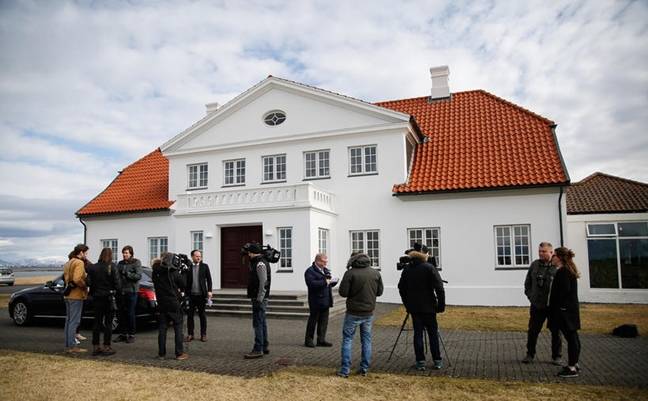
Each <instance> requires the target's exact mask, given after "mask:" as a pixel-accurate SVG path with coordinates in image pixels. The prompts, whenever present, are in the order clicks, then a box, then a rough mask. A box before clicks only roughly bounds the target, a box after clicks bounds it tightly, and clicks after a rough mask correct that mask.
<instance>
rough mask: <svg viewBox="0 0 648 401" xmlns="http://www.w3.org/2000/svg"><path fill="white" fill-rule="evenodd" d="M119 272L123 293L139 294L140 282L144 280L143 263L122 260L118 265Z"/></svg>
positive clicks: (135, 260) (137, 260)
mask: <svg viewBox="0 0 648 401" xmlns="http://www.w3.org/2000/svg"><path fill="white" fill-rule="evenodd" d="M117 270H118V271H119V275H120V277H119V281H120V284H121V292H123V293H132V292H137V291H138V290H139V281H140V280H141V279H142V263H141V262H140V261H139V259H135V258H130V259H128V261H126V260H120V261H119V263H117Z"/></svg>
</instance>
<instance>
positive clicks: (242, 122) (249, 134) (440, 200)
mask: <svg viewBox="0 0 648 401" xmlns="http://www.w3.org/2000/svg"><path fill="white" fill-rule="evenodd" d="M431 73H432V89H431V91H430V90H429V89H428V92H429V93H431V95H426V96H422V97H419V98H412V99H402V100H394V101H387V102H380V103H374V104H372V103H367V102H364V101H362V100H358V99H354V98H351V97H348V96H344V95H341V94H337V93H332V92H329V91H326V90H322V89H319V88H315V87H312V86H309V85H304V84H301V83H297V82H293V81H288V80H285V79H280V78H276V77H272V76H269V77H268V78H266V79H264V80H263V81H261V82H259V83H258V84H257V85H255V86H253V87H252V88H250V89H248V90H247V91H245V92H243V93H241V94H240V95H239V96H237V97H236V98H234V99H233V100H231V101H230V102H228V103H226V104H225V105H223V106H220V107H219V106H218V105H215V104H210V105H207V115H206V116H205V117H204V118H202V119H201V120H200V121H198V122H196V123H195V124H193V125H191V126H190V127H189V128H188V129H187V130H185V131H184V132H181V133H180V134H178V135H177V136H175V137H174V138H172V139H170V140H169V141H168V142H166V143H165V144H163V145H162V146H161V147H160V148H159V149H157V150H155V151H153V152H152V153H150V154H148V155H147V156H145V157H143V158H142V159H140V160H138V161H136V162H135V163H133V164H132V165H130V166H128V167H126V168H125V169H124V170H123V171H122V172H120V174H119V175H118V176H117V177H116V178H115V180H114V181H113V182H112V183H111V184H110V185H109V186H108V187H107V188H106V189H105V190H104V191H103V192H102V193H101V194H99V195H98V196H97V197H96V198H95V199H93V200H92V201H90V202H89V203H88V204H86V205H85V206H84V207H83V208H81V209H80V210H79V211H78V212H77V216H78V217H79V218H80V219H81V221H82V222H83V223H84V224H85V226H86V228H87V230H86V242H87V244H88V245H89V246H90V248H91V255H92V257H93V258H95V257H96V255H97V254H98V252H99V250H100V248H101V247H104V246H108V247H112V248H113V250H115V251H118V250H121V247H122V246H124V245H127V244H128V245H132V246H133V247H134V248H135V256H136V257H139V258H141V259H142V260H143V261H144V262H145V263H146V262H148V261H150V260H151V259H152V258H154V257H156V256H158V255H159V254H160V253H161V252H163V251H166V250H169V251H176V252H185V253H187V252H189V251H190V250H191V249H194V248H197V249H202V250H203V255H204V259H205V261H206V262H207V263H208V264H209V265H210V268H211V273H212V276H213V278H214V286H215V288H240V287H243V286H245V281H246V278H247V276H246V275H247V270H246V269H247V267H246V266H243V265H242V263H241V258H240V256H239V249H240V247H241V245H242V244H244V243H245V242H248V241H252V240H256V241H259V242H263V243H265V244H271V245H272V246H274V247H277V248H278V249H279V250H280V251H281V252H282V255H283V256H282V259H281V261H280V262H279V263H277V264H276V265H275V267H273V280H272V285H273V288H274V289H277V290H285V291H290V290H299V291H304V290H305V285H304V280H303V271H304V269H305V268H306V267H307V266H309V265H310V263H311V261H312V260H313V256H314V255H315V253H317V252H326V253H327V254H328V255H329V259H330V262H329V265H330V267H332V270H333V272H334V274H335V275H339V276H341V275H342V274H343V273H344V271H345V266H346V261H347V259H348V256H349V254H350V253H351V252H352V251H356V250H359V251H363V252H367V253H368V254H369V256H370V257H371V260H372V263H373V266H374V268H376V269H380V271H381V274H382V277H383V280H384V283H385V287H386V289H385V294H384V295H383V297H382V298H381V300H382V301H383V302H400V298H399V296H398V289H397V283H398V279H399V276H400V272H399V271H397V270H396V262H397V261H398V259H399V257H400V256H402V255H403V251H404V250H405V249H407V248H409V247H410V246H411V243H412V242H414V241H417V242H424V243H425V244H427V245H428V246H429V247H430V248H431V249H432V250H433V252H434V255H435V256H436V257H437V258H438V261H439V265H440V267H441V269H442V270H441V274H442V276H443V278H444V279H446V280H448V282H449V284H448V285H447V286H446V288H447V302H448V303H449V304H473V305H524V304H526V299H525V297H524V294H523V282H524V277H525V274H526V270H527V268H528V265H529V263H530V262H531V261H532V260H533V259H534V258H535V257H536V252H537V251H536V249H537V244H538V243H539V242H541V241H550V242H552V243H554V244H560V243H561V242H563V240H564V233H563V227H566V207H565V206H566V205H565V196H564V191H563V188H564V187H565V186H566V185H568V183H569V176H568V173H567V170H566V169H565V166H564V164H563V163H562V159H561V155H560V150H559V147H558V143H557V140H556V136H555V132H554V129H555V127H556V125H555V124H554V123H553V122H552V121H550V120H548V119H546V118H543V117H541V116H538V115H536V114H534V113H532V112H530V111H528V110H525V109H523V108H521V107H519V106H516V105H514V104H512V103H509V102H507V101H505V100H503V99H501V98H499V97H496V96H494V95H492V94H490V93H488V92H485V91H481V90H476V91H468V92H459V93H450V91H449V88H448V69H447V67H440V68H433V69H431Z"/></svg>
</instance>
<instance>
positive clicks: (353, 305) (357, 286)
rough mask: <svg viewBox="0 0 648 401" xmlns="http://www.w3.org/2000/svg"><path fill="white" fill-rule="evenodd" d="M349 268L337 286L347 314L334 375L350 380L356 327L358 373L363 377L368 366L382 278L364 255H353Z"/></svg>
mask: <svg viewBox="0 0 648 401" xmlns="http://www.w3.org/2000/svg"><path fill="white" fill-rule="evenodd" d="M347 266H351V268H350V269H349V270H347V271H346V273H344V277H342V282H341V283H340V295H341V296H343V297H345V298H346V299H347V300H346V314H345V315H344V323H343V326H342V350H341V351H342V352H341V353H342V357H341V359H342V361H341V365H342V366H341V367H340V370H339V371H338V373H337V375H338V376H341V377H345V378H346V377H349V373H350V371H351V351H352V346H353V336H354V335H355V332H356V327H358V326H360V342H361V344H362V359H361V361H360V369H359V370H358V373H359V374H361V375H362V376H366V375H367V372H368V370H369V364H370V363H371V325H372V323H373V312H374V309H376V298H377V297H379V296H381V295H382V293H383V289H384V288H383V282H382V277H381V276H380V273H379V272H378V270H375V269H373V268H372V267H371V259H369V256H367V255H366V254H364V253H356V254H354V255H353V256H351V258H350V259H349V262H348V263H347Z"/></svg>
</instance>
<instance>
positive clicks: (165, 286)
mask: <svg viewBox="0 0 648 401" xmlns="http://www.w3.org/2000/svg"><path fill="white" fill-rule="evenodd" d="M173 256H174V255H173V254H172V253H169V252H165V253H163V254H162V257H161V259H156V260H154V261H153V266H152V268H153V277H152V278H153V286H154V287H155V297H156V298H157V302H158V307H159V312H160V317H159V319H158V322H159V327H158V358H161V359H163V358H164V357H165V356H166V332H167V327H168V323H169V322H173V329H174V331H175V356H176V358H175V359H177V360H185V359H188V358H189V355H187V354H186V353H185V352H184V350H183V346H182V309H181V308H180V298H181V297H182V293H181V290H182V289H183V288H185V282H184V279H183V278H182V275H181V274H180V273H179V272H178V270H177V268H174V267H173V263H172V260H173Z"/></svg>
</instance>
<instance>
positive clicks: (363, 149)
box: [349, 145, 378, 175]
mask: <svg viewBox="0 0 648 401" xmlns="http://www.w3.org/2000/svg"><path fill="white" fill-rule="evenodd" d="M377 172H378V166H377V164H376V145H367V146H354V147H350V148H349V174H350V175H356V174H358V175H360V174H374V173H377Z"/></svg>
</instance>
